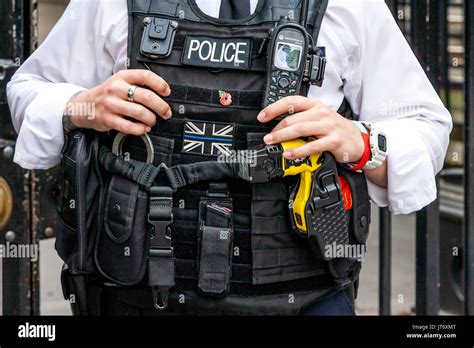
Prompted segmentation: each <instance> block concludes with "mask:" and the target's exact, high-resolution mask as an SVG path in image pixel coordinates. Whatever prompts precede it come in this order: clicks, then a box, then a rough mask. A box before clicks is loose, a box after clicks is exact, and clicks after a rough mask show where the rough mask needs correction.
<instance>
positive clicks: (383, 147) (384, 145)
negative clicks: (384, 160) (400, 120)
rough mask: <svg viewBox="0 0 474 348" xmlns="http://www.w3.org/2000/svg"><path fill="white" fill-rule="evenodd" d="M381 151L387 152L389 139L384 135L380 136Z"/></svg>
mask: <svg viewBox="0 0 474 348" xmlns="http://www.w3.org/2000/svg"><path fill="white" fill-rule="evenodd" d="M378 143H379V150H380V151H382V152H387V138H386V137H385V135H383V134H379V136H378Z"/></svg>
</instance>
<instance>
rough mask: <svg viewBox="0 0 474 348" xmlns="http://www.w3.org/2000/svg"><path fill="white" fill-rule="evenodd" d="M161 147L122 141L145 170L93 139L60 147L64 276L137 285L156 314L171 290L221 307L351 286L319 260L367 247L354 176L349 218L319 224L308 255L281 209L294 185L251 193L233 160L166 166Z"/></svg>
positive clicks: (339, 262) (359, 182)
mask: <svg viewBox="0 0 474 348" xmlns="http://www.w3.org/2000/svg"><path fill="white" fill-rule="evenodd" d="M160 134H161V133H160ZM168 136H169V137H170V138H166V137H164V138H161V140H159V139H160V138H157V137H155V136H151V139H153V141H151V142H150V138H145V140H146V142H145V144H147V146H146V147H147V150H143V149H144V148H146V147H144V146H143V144H140V142H141V140H139V139H134V138H129V140H130V141H131V143H130V146H132V147H133V151H134V152H133V153H134V155H135V154H138V157H142V159H143V160H136V159H131V158H128V156H127V154H125V153H121V152H123V151H120V139H119V140H117V141H116V142H115V147H114V146H113V144H111V143H110V140H109V139H100V140H99V135H97V133H94V132H91V131H77V132H75V133H73V134H71V135H70V136H69V139H68V141H67V143H66V146H65V149H64V151H63V155H64V156H63V164H62V176H61V190H60V192H61V197H60V199H59V201H58V202H59V212H60V216H61V224H60V225H61V226H60V229H59V233H58V238H57V240H56V248H57V250H58V252H59V254H60V256H61V257H62V258H63V259H64V261H65V262H66V263H67V264H68V265H69V266H70V268H71V271H72V272H73V273H75V274H78V273H79V274H81V273H98V274H101V275H102V276H103V277H105V278H106V279H107V280H108V281H109V282H113V283H114V284H117V285H120V286H124V287H128V286H134V285H137V284H146V285H148V286H149V287H151V288H152V289H153V294H154V304H155V307H156V308H160V309H162V308H165V307H166V305H167V297H168V293H169V291H170V290H175V291H178V292H179V291H197V293H199V294H201V295H205V296H207V297H209V298H219V300H220V301H222V300H223V299H225V298H229V296H230V295H235V296H240V297H247V298H250V297H258V296H262V295H264V296H268V297H271V296H275V295H282V294H284V296H285V297H286V296H288V295H287V294H293V293H302V294H303V293H305V294H307V293H314V294H316V293H317V291H315V290H316V289H318V288H321V287H323V284H324V286H326V287H327V284H328V282H329V281H330V282H332V283H333V288H341V287H346V286H348V285H349V284H350V283H351V282H353V281H354V280H355V279H357V276H358V273H359V270H360V260H357V259H355V258H340V257H337V256H334V255H333V256H334V257H327V255H326V256H325V255H323V254H322V252H321V251H324V250H325V248H329V247H331V246H332V245H334V246H337V245H339V244H338V243H340V242H342V243H343V244H344V245H352V244H353V245H356V244H360V245H363V244H364V243H365V241H366V239H367V233H368V217H369V206H368V199H367V189H366V183H365V178H364V177H363V175H361V174H357V173H351V172H346V171H342V170H341V169H340V168H339V174H340V175H341V176H344V177H345V178H346V179H347V181H348V182H349V184H350V187H351V190H352V192H353V208H352V209H351V210H347V211H346V210H344V211H339V213H338V214H336V215H335V214H321V216H324V218H323V219H322V220H321V221H320V222H319V225H318V226H319V227H318V228H319V229H320V231H321V235H324V236H325V238H324V239H323V240H322V241H323V242H325V243H326V244H325V245H324V246H321V245H318V247H316V248H315V247H314V245H313V247H312V245H311V244H312V243H313V244H314V241H312V242H311V243H310V242H309V241H308V240H305V239H304V238H300V237H298V236H297V235H296V233H293V232H292V226H291V222H290V219H289V216H288V201H289V199H290V193H291V192H290V189H291V187H292V185H294V184H295V179H294V178H288V179H284V180H281V181H276V182H266V183H257V184H250V183H247V182H245V181H243V180H242V178H241V173H240V174H239V163H233V162H232V161H230V162H220V161H215V160H214V161H206V162H192V159H190V162H191V163H186V162H184V163H183V164H179V165H173V163H174V162H175V161H176V162H180V161H181V162H183V157H182V156H180V155H179V154H176V153H174V152H175V151H174V150H173V147H172V146H169V144H165V143H166V139H168V140H169V139H172V137H171V136H170V135H168ZM102 137H103V136H102ZM257 138H258V137H254V140H253V141H254V143H258V142H259V141H261V138H259V139H260V140H257ZM122 140H124V139H122ZM117 144H118V145H117ZM247 144H248V145H252V143H251V142H249V141H248V142H247ZM134 146H135V147H134ZM139 148H141V150H138V149H139ZM165 149H167V150H166V151H165ZM140 151H141V153H140ZM114 152H115V153H114ZM165 152H167V153H165ZM153 154H154V156H153ZM147 155H148V156H147ZM177 155H178V156H180V157H179V158H178V159H174V157H175V156H177ZM153 157H154V158H153ZM165 162H167V163H165ZM168 165H169V166H168ZM336 175H337V173H336ZM72 201H74V205H73V208H71V206H72V205H71V202H72ZM320 212H324V207H322V208H321V210H320ZM315 213H316V215H317V214H318V213H319V212H315ZM364 219H365V224H364V223H362V222H363V221H364ZM318 243H321V240H319V241H318ZM328 250H329V249H328ZM333 251H334V250H333ZM319 295H320V294H319ZM315 299H316V298H314V297H312V298H310V297H309V298H308V300H307V301H310V300H311V301H314V300H315ZM266 305H268V304H266ZM303 305H305V303H302V304H301V306H303Z"/></svg>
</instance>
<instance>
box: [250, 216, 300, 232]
mask: <svg viewBox="0 0 474 348" xmlns="http://www.w3.org/2000/svg"><path fill="white" fill-rule="evenodd" d="M288 231H291V226H290V225H289V224H288V219H287V218H286V217H284V216H271V217H262V216H254V217H253V218H252V233H253V234H275V233H288Z"/></svg>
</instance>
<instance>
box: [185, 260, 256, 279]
mask: <svg viewBox="0 0 474 348" xmlns="http://www.w3.org/2000/svg"><path fill="white" fill-rule="evenodd" d="M196 270H197V265H196V261H194V260H184V259H178V260H176V278H177V279H193V280H197V279H198V275H197V273H196ZM230 282H231V283H245V284H251V283H252V266H251V265H246V264H235V263H234V264H233V265H232V271H231V278H230Z"/></svg>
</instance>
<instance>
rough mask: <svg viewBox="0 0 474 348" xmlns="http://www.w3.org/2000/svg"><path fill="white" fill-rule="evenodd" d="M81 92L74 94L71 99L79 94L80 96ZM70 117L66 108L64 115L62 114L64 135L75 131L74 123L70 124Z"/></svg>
mask: <svg viewBox="0 0 474 348" xmlns="http://www.w3.org/2000/svg"><path fill="white" fill-rule="evenodd" d="M81 93H82V91H80V92H77V93H76V94H74V95H73V96H72V97H71V99H72V98H74V97H76V96H78V95H79V94H81ZM71 116H72V115H70V113H69V109H68V107H67V106H66V108H65V110H64V113H63V129H64V133H65V134H69V133H71V132H72V131H73V130H76V129H77V127H76V125H75V124H74V123H72V120H71Z"/></svg>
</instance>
